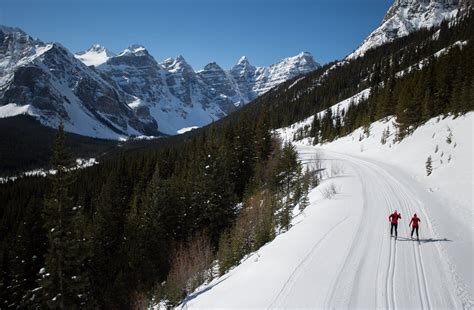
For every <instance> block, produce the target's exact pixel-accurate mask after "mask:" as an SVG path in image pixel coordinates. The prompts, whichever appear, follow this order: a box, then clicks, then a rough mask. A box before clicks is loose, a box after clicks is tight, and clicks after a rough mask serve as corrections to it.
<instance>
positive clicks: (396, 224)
mask: <svg viewBox="0 0 474 310" xmlns="http://www.w3.org/2000/svg"><path fill="white" fill-rule="evenodd" d="M394 228H395V236H398V232H397V228H398V223H395V224H394V223H392V226H391V227H390V236H392V235H393V229H394Z"/></svg>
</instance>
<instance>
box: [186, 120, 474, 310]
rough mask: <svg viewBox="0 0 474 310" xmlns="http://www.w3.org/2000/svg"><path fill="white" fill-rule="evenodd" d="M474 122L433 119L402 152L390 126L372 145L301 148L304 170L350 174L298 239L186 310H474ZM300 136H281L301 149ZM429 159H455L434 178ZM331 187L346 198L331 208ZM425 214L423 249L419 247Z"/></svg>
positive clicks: (267, 249)
mask: <svg viewBox="0 0 474 310" xmlns="http://www.w3.org/2000/svg"><path fill="white" fill-rule="evenodd" d="M473 117H474V113H469V114H467V115H466V116H462V117H458V118H456V119H453V118H452V117H448V118H446V119H443V120H439V121H438V120H437V119H433V120H431V121H430V122H428V123H427V124H426V125H424V126H422V127H420V128H418V129H417V130H415V132H414V133H413V134H412V135H411V136H410V137H409V138H406V139H405V140H403V141H402V142H400V143H397V144H394V143H393V141H392V139H393V135H392V136H391V137H390V139H389V142H387V144H385V145H383V144H381V143H380V136H381V134H382V131H383V129H385V128H386V127H387V126H390V122H388V123H384V122H378V123H374V124H373V126H372V129H371V134H370V137H369V138H365V139H363V140H362V141H359V135H360V134H361V132H362V129H361V130H360V132H359V131H356V132H354V133H353V134H351V135H350V136H348V137H345V138H342V139H339V140H336V141H334V142H333V143H329V144H326V145H322V146H317V147H313V146H310V145H308V144H309V141H302V142H297V149H298V152H299V154H300V158H301V159H302V160H303V162H306V163H308V164H311V162H312V160H313V158H314V156H315V154H316V152H320V153H321V152H322V154H323V158H324V161H323V162H324V163H326V166H327V168H328V171H332V169H331V166H338V168H339V169H342V170H343V173H342V174H340V175H335V176H332V177H331V178H330V179H328V180H326V181H325V182H323V183H322V184H321V185H320V186H319V187H318V188H317V189H315V190H313V191H312V192H311V194H310V200H311V205H310V206H309V207H308V208H307V209H306V210H305V215H301V214H300V215H297V216H296V217H295V218H294V219H293V224H294V226H293V227H292V228H291V229H290V230H289V232H287V233H284V234H282V235H279V236H277V238H276V239H275V240H274V241H272V242H270V243H269V244H267V245H266V246H264V247H263V248H261V249H260V250H259V251H258V253H254V254H253V255H251V256H249V257H248V258H247V259H245V260H244V261H243V262H242V263H241V265H239V266H237V267H235V268H234V269H233V270H231V271H230V272H229V273H227V274H226V275H224V276H222V277H221V278H218V279H215V280H214V281H212V282H211V283H210V284H208V285H205V286H203V287H201V288H200V289H198V290H197V291H196V292H195V293H194V294H193V295H191V296H189V297H188V298H187V299H186V300H185V303H184V304H183V305H182V307H183V308H209V307H212V308H232V307H241V308H242V307H243V308H299V307H308V308H389V309H393V308H412V309H413V308H416V309H421V308H442V309H454V308H458V309H459V308H465V309H468V308H472V307H473V306H474V299H473V296H474V290H473V288H474V286H473V284H474V283H473V279H472V276H471V275H472V260H473V253H472V242H473V239H472V238H473V237H472V236H473V229H474V227H473V226H472V196H471V192H472V188H473V183H472V173H473V169H472V168H473V167H472V150H473V148H472V147H473V145H472V122H473ZM297 127H298V126H294V129H291V128H286V129H283V130H281V131H280V133H281V134H282V135H283V138H286V139H291V137H292V136H293V133H294V132H295V130H296V129H297ZM448 127H449V128H450V130H451V132H452V134H453V136H452V142H451V143H447V142H446V134H447V128H448ZM392 132H393V131H392ZM433 133H435V134H434V136H433ZM362 144H363V145H364V147H361V145H362ZM455 144H456V147H454V145H455ZM436 145H438V146H439V150H438V152H436V153H434V148H435V146H436ZM361 150H363V151H362V152H361ZM441 152H443V153H444V155H441ZM428 155H432V156H433V158H434V159H435V162H436V161H438V160H439V159H440V158H441V159H443V158H445V159H446V160H444V161H443V164H441V163H440V162H439V164H437V165H436V166H435V169H434V172H433V174H432V175H431V176H429V177H427V176H426V173H425V170H424V169H425V168H424V162H425V161H426V157H427V156H428ZM449 155H451V159H450V161H449V163H448V162H447V157H449ZM329 174H330V173H329ZM331 183H334V184H335V185H336V187H337V188H338V189H339V194H338V195H336V197H335V198H334V199H332V200H327V199H323V197H322V194H321V191H324V188H326V187H327V186H329V185H330V184H331ZM393 210H398V211H400V212H401V214H402V220H401V223H400V225H399V238H398V240H394V239H393V238H390V235H389V234H390V233H389V223H388V220H387V218H388V215H389V214H390V212H392V211H393ZM415 212H416V213H417V214H418V215H419V216H420V217H421V224H420V225H421V226H420V227H421V228H420V235H421V236H420V241H419V242H417V241H412V240H410V238H409V237H410V232H409V229H408V222H409V218H410V217H411V215H412V214H413V213H415ZM242 296H245V298H242Z"/></svg>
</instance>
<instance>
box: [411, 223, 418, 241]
mask: <svg viewBox="0 0 474 310" xmlns="http://www.w3.org/2000/svg"><path fill="white" fill-rule="evenodd" d="M415 231H416V238H417V239H418V238H419V236H418V226H416V227H415V226H412V227H411V236H412V237H413V232H415Z"/></svg>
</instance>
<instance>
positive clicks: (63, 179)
mask: <svg viewBox="0 0 474 310" xmlns="http://www.w3.org/2000/svg"><path fill="white" fill-rule="evenodd" d="M64 137H65V136H64V125H63V124H62V122H61V124H60V126H59V128H58V133H57V136H56V140H55V143H54V148H53V158H52V161H51V164H52V166H53V168H54V169H55V173H54V174H53V176H52V178H51V192H50V194H49V197H48V198H47V199H46V201H45V207H44V212H43V220H44V226H45V229H46V231H47V232H48V244H49V248H48V251H47V253H46V255H45V267H44V269H42V270H41V271H40V276H41V278H40V280H39V282H40V285H41V287H42V290H43V298H44V302H45V304H46V305H47V306H48V307H50V308H59V309H78V308H82V307H87V306H92V305H93V303H94V300H93V298H92V295H91V294H90V288H91V287H90V280H89V277H88V273H87V271H86V264H87V259H88V255H89V253H90V252H89V248H88V247H87V239H86V236H85V235H84V233H83V231H82V227H81V224H83V222H82V214H81V208H80V207H79V206H75V205H74V204H73V201H72V199H71V196H70V195H69V190H68V186H70V184H71V183H72V181H73V180H72V177H73V174H72V172H68V167H69V166H70V163H71V160H70V158H69V156H68V154H67V153H66V150H65V148H64Z"/></svg>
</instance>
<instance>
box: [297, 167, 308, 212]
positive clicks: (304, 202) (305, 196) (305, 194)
mask: <svg viewBox="0 0 474 310" xmlns="http://www.w3.org/2000/svg"><path fill="white" fill-rule="evenodd" d="M310 179H311V174H310V171H309V168H308V167H306V171H305V173H304V174H303V180H302V191H303V194H302V196H301V200H300V204H299V208H300V211H304V209H306V207H308V206H309V198H308V194H309V187H310V182H311V180H310Z"/></svg>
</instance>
